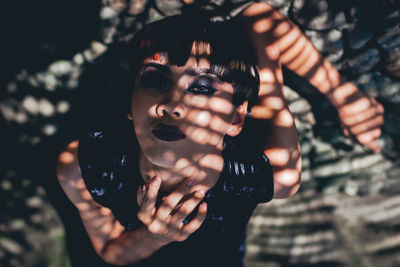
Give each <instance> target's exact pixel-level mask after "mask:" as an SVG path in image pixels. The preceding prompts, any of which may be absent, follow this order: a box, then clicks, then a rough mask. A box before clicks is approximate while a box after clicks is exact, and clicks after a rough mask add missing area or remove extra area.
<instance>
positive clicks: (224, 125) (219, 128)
mask: <svg viewBox="0 0 400 267" xmlns="http://www.w3.org/2000/svg"><path fill="white" fill-rule="evenodd" d="M229 126H231V122H227V121H224V120H223V119H221V118H220V117H218V116H213V118H212V120H211V122H210V128H211V129H212V130H214V131H216V132H218V133H221V134H225V132H226V130H228V128H229Z"/></svg>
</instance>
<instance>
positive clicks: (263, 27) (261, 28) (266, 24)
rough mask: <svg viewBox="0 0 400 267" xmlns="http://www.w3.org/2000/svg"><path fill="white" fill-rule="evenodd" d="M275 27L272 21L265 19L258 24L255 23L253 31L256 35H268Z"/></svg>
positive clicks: (257, 22)
mask: <svg viewBox="0 0 400 267" xmlns="http://www.w3.org/2000/svg"><path fill="white" fill-rule="evenodd" d="M272 26H273V23H272V20H271V19H268V18H265V19H260V20H258V21H256V22H254V23H253V30H254V31H255V32H256V33H266V32H267V31H268V30H270V29H271V28H272Z"/></svg>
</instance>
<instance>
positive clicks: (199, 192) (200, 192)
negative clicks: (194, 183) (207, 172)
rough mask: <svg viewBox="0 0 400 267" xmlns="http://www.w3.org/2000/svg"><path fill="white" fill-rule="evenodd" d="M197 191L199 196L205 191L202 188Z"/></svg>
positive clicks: (202, 195)
mask: <svg viewBox="0 0 400 267" xmlns="http://www.w3.org/2000/svg"><path fill="white" fill-rule="evenodd" d="M197 192H198V194H199V197H204V195H205V194H206V192H205V191H204V190H203V189H201V190H199V191H197Z"/></svg>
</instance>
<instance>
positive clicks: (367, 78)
mask: <svg viewBox="0 0 400 267" xmlns="http://www.w3.org/2000/svg"><path fill="white" fill-rule="evenodd" d="M354 82H355V84H357V85H358V87H359V88H360V89H361V90H362V91H363V92H365V93H367V94H369V95H371V96H374V97H377V96H380V97H383V98H386V96H388V95H390V96H392V95H393V94H394V93H392V94H388V92H387V90H388V88H391V87H392V86H393V82H392V80H391V79H389V78H388V77H385V76H383V75H382V74H381V73H379V72H373V73H365V74H362V75H360V76H359V77H358V79H357V80H356V81H354ZM389 90H390V89H389ZM399 90H400V89H399Z"/></svg>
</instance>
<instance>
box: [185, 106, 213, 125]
mask: <svg viewBox="0 0 400 267" xmlns="http://www.w3.org/2000/svg"><path fill="white" fill-rule="evenodd" d="M187 118H188V120H189V122H191V123H194V124H197V125H198V126H201V127H206V126H208V125H209V123H210V121H211V114H210V113H209V112H208V111H199V110H192V111H190V112H189V114H187Z"/></svg>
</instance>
